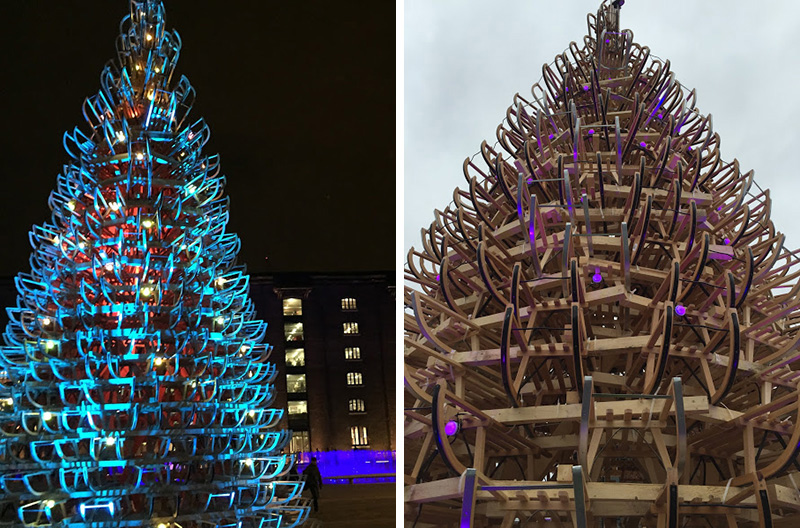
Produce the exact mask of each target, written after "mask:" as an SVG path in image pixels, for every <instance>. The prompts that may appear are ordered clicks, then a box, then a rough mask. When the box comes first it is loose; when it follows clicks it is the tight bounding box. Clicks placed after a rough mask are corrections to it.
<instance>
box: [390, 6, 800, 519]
mask: <svg viewBox="0 0 800 528" xmlns="http://www.w3.org/2000/svg"><path fill="white" fill-rule="evenodd" d="M588 23H589V35H588V36H587V37H585V39H584V43H583V46H582V47H581V46H578V45H576V44H575V43H572V44H570V46H569V48H568V49H567V50H566V51H565V52H564V53H563V54H561V55H559V56H557V57H556V59H555V62H554V63H553V64H551V65H545V66H544V67H543V79H542V80H541V82H540V83H538V84H536V85H534V86H533V88H532V97H528V98H525V97H522V96H520V95H517V96H515V98H514V102H513V105H512V106H511V107H510V108H509V110H508V113H507V115H506V119H505V120H504V121H503V123H502V124H501V125H500V126H499V127H498V129H497V139H498V143H497V144H496V146H494V147H493V146H490V145H489V144H487V143H486V142H484V143H483V145H482V146H481V151H480V155H481V156H480V157H481V158H482V161H483V164H481V163H480V162H479V161H478V160H477V159H467V160H466V161H465V163H464V175H465V177H466V181H467V184H466V187H465V189H456V190H455V192H454V193H453V202H452V203H451V204H450V205H449V206H448V207H446V208H445V209H444V210H442V211H438V210H437V211H436V212H435V221H434V222H433V223H432V224H431V226H430V227H429V228H427V229H423V231H422V249H420V250H417V249H413V248H412V249H411V251H410V252H409V254H408V262H407V269H406V278H407V281H408V285H409V286H408V287H407V288H406V290H405V306H406V313H405V386H406V403H405V407H406V410H405V453H406V454H405V481H406V493H405V502H406V506H405V508H406V510H405V518H406V520H407V521H406V525H407V526H409V527H411V526H414V527H417V528H423V527H430V526H437V527H450V526H452V527H455V526H460V527H466V526H476V527H479V526H480V527H483V526H487V527H488V526H502V527H506V528H508V527H512V526H581V527H584V526H623V527H630V528H633V527H654V528H655V527H658V528H662V527H664V528H666V527H676V526H681V527H687V526H706V527H707V526H711V527H717V526H721V527H735V526H738V527H746V526H760V527H762V528H764V527H770V526H775V527H777V526H797V525H798V523H800V513H799V512H800V493H798V489H797V486H796V485H795V484H796V483H798V484H800V475H797V471H798V470H800V463H798V461H797V454H798V451H800V428H797V427H795V425H796V423H797V420H798V412H800V397H799V393H798V377H800V375H799V374H798V364H797V361H798V360H799V359H800V352H799V351H798V344H799V342H800V332H799V331H798V324H797V320H798V315H800V310H799V309H798V291H799V290H800V282H798V280H797V277H798V270H800V267H799V266H798V263H799V259H798V257H797V255H796V254H795V253H793V252H791V251H788V250H787V249H786V248H785V247H784V245H783V241H784V237H783V235H781V234H780V233H779V232H777V231H776V229H775V227H774V226H773V224H772V222H771V221H770V218H769V216H770V198H769V192H768V191H762V190H761V189H760V188H758V186H757V185H756V184H755V182H754V180H753V172H752V171H751V172H747V173H742V172H741V170H740V168H739V163H738V162H737V161H736V160H733V161H724V160H722V159H721V157H720V153H719V143H720V140H719V136H718V135H717V134H715V133H714V131H713V128H712V120H711V116H707V115H703V114H701V113H700V112H699V111H698V109H697V108H696V107H695V99H696V95H695V92H694V90H687V89H686V88H685V87H683V86H682V85H681V84H680V83H679V82H678V81H677V79H676V78H675V76H674V74H673V73H672V72H671V70H670V63H669V61H665V62H661V61H660V60H656V59H654V58H653V57H651V56H650V52H649V49H648V48H647V47H644V46H640V45H638V44H636V43H635V42H634V41H633V34H632V32H631V31H629V30H620V28H619V7H618V6H615V5H612V4H609V3H607V2H606V3H604V4H603V5H602V6H601V8H600V10H599V11H598V13H597V15H596V16H594V15H590V16H589V17H588Z"/></svg>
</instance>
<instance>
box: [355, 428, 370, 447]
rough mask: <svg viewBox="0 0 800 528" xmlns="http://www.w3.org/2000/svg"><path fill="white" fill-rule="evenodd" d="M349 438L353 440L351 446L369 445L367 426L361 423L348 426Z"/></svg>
mask: <svg viewBox="0 0 800 528" xmlns="http://www.w3.org/2000/svg"><path fill="white" fill-rule="evenodd" d="M350 438H351V440H352V441H353V447H366V446H368V445H369V439H368V438H367V428H366V427H365V426H363V425H354V426H352V427H351V428H350Z"/></svg>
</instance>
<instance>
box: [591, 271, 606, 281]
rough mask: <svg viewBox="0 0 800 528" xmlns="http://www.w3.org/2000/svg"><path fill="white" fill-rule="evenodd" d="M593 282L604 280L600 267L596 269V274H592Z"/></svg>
mask: <svg viewBox="0 0 800 528" xmlns="http://www.w3.org/2000/svg"><path fill="white" fill-rule="evenodd" d="M592 282H593V283H595V284H600V283H601V282H603V276H602V275H601V274H600V268H595V269H594V275H592Z"/></svg>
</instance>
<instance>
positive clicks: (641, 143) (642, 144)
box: [639, 141, 647, 148]
mask: <svg viewBox="0 0 800 528" xmlns="http://www.w3.org/2000/svg"><path fill="white" fill-rule="evenodd" d="M639 146H640V147H642V148H647V143H645V142H644V141H642V142H640V143H639Z"/></svg>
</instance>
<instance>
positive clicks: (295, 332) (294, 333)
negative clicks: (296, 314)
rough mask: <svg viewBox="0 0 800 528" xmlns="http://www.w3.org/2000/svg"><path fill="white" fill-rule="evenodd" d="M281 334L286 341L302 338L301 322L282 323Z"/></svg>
mask: <svg viewBox="0 0 800 528" xmlns="http://www.w3.org/2000/svg"><path fill="white" fill-rule="evenodd" d="M283 335H284V336H286V340H287V341H302V340H303V323H284V324H283Z"/></svg>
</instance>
